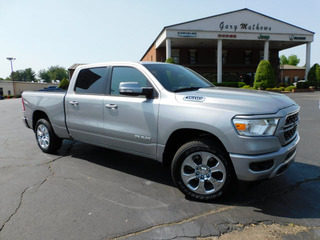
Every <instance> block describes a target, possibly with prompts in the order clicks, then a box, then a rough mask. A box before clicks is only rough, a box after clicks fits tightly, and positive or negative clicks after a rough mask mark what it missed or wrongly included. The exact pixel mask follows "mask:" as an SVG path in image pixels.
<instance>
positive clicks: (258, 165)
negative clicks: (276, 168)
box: [249, 160, 274, 172]
mask: <svg viewBox="0 0 320 240" xmlns="http://www.w3.org/2000/svg"><path fill="white" fill-rule="evenodd" d="M273 164H274V161H273V160H267V161H263V162H253V163H250V166H249V168H250V169H251V170H252V171H255V172H261V171H265V170H268V169H270V168H272V167H273Z"/></svg>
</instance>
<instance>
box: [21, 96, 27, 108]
mask: <svg viewBox="0 0 320 240" xmlns="http://www.w3.org/2000/svg"><path fill="white" fill-rule="evenodd" d="M21 99H22V110H23V111H26V107H25V106H24V101H23V97H22V98H21Z"/></svg>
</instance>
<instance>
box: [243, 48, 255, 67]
mask: <svg viewBox="0 0 320 240" xmlns="http://www.w3.org/2000/svg"><path fill="white" fill-rule="evenodd" d="M252 60H253V53H252V50H245V58H244V62H245V64H251V63H252V62H253V61H252Z"/></svg>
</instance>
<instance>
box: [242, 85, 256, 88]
mask: <svg viewBox="0 0 320 240" xmlns="http://www.w3.org/2000/svg"><path fill="white" fill-rule="evenodd" d="M242 89H254V88H253V87H250V85H244V86H243V87H242Z"/></svg>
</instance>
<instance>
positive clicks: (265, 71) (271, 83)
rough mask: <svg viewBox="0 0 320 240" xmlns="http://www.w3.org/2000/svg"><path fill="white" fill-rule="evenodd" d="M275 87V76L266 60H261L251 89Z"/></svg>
mask: <svg viewBox="0 0 320 240" xmlns="http://www.w3.org/2000/svg"><path fill="white" fill-rule="evenodd" d="M275 86H276V75H275V73H274V71H273V69H272V67H271V64H270V62H269V61H267V60H262V61H261V62H260V63H259V65H258V67H257V71H256V75H255V78H254V84H253V87H254V88H256V89H266V88H273V87H275Z"/></svg>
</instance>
